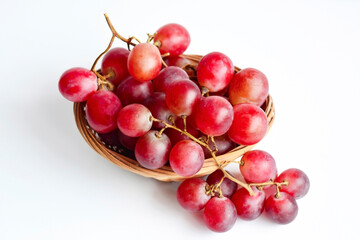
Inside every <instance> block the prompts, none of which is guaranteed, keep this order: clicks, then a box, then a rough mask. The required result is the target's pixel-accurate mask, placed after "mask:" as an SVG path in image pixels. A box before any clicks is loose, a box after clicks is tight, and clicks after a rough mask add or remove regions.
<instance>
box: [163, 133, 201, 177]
mask: <svg viewBox="0 0 360 240" xmlns="http://www.w3.org/2000/svg"><path fill="white" fill-rule="evenodd" d="M169 162H170V166H171V168H172V170H174V172H176V173H177V174H179V175H181V176H184V177H189V176H192V175H194V174H195V173H197V172H198V171H199V170H200V169H201V167H202V166H203V164H204V151H203V150H202V148H201V147H200V145H199V144H197V143H196V142H193V141H192V140H182V141H180V142H178V143H177V144H175V146H174V147H173V148H172V149H171V152H170V157H169Z"/></svg>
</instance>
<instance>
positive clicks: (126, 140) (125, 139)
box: [118, 130, 139, 151]
mask: <svg viewBox="0 0 360 240" xmlns="http://www.w3.org/2000/svg"><path fill="white" fill-rule="evenodd" d="M118 139H119V142H120V144H121V145H122V146H123V147H125V148H127V149H128V150H130V151H134V150H135V145H136V142H137V140H138V139H139V138H138V137H129V136H126V135H125V134H123V133H122V132H121V131H120V130H119V131H118Z"/></svg>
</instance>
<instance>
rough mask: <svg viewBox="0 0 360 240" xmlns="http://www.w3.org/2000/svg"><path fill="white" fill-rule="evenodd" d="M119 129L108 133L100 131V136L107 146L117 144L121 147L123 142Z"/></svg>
mask: <svg viewBox="0 0 360 240" xmlns="http://www.w3.org/2000/svg"><path fill="white" fill-rule="evenodd" d="M119 132H120V131H119V129H115V130H113V131H111V132H108V133H98V136H99V138H100V140H101V141H102V142H104V143H105V144H106V145H107V146H117V147H120V146H121V143H120V141H119V138H118V134H119Z"/></svg>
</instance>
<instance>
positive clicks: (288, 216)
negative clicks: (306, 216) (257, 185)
mask: <svg viewBox="0 0 360 240" xmlns="http://www.w3.org/2000/svg"><path fill="white" fill-rule="evenodd" d="M265 213H266V216H267V217H269V218H270V219H271V220H273V221H274V222H276V223H280V224H288V223H290V222H292V221H293V220H294V219H295V218H296V215H297V213H298V205H297V203H296V200H295V199H294V198H293V197H292V196H290V195H289V194H287V193H285V192H282V193H281V194H280V196H276V195H272V196H270V197H268V198H267V199H266V201H265Z"/></svg>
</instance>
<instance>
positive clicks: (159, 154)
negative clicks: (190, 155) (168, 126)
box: [135, 130, 171, 169]
mask: <svg viewBox="0 0 360 240" xmlns="http://www.w3.org/2000/svg"><path fill="white" fill-rule="evenodd" d="M158 133H159V132H158V131H155V130H151V131H149V132H147V133H146V134H145V135H143V136H141V137H140V138H139V139H138V141H137V143H136V146H135V158H136V160H137V161H138V162H139V163H140V165H141V166H143V167H145V168H148V169H158V168H161V167H162V166H164V165H165V163H167V161H168V160H169V153H170V150H171V142H170V139H169V138H168V137H167V136H166V135H165V134H161V136H159V135H158Z"/></svg>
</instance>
